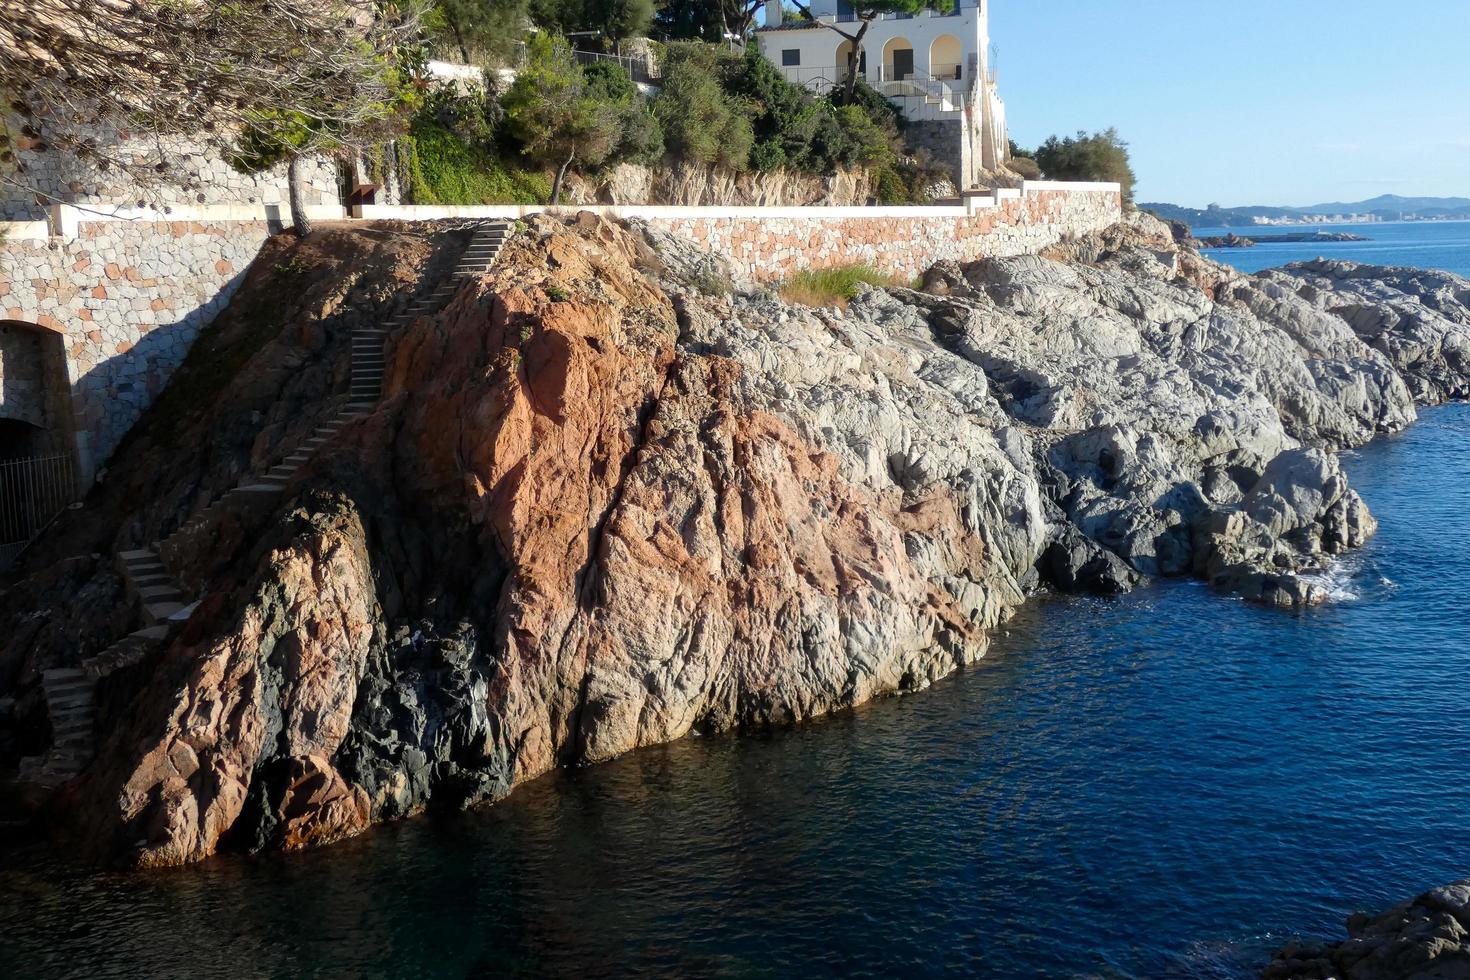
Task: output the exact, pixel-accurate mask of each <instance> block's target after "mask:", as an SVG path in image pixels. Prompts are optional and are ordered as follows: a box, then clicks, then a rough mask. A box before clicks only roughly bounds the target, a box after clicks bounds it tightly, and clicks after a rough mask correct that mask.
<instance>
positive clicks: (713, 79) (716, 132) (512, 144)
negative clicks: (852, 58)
mask: <svg viewBox="0 0 1470 980" xmlns="http://www.w3.org/2000/svg"><path fill="white" fill-rule="evenodd" d="M525 62H526V63H525V65H524V66H523V67H522V68H521V69H520V71H519V72H518V75H517V78H516V80H515V82H514V84H512V85H511V86H510V87H509V88H508V89H507V90H506V91H504V92H499V91H497V89H496V87H495V84H494V82H493V78H487V81H486V87H485V91H484V92H483V93H473V94H460V93H457V92H454V91H453V90H449V89H444V88H441V89H437V90H434V91H433V92H432V93H431V94H430V95H429V96H428V97H427V98H426V99H425V100H424V104H423V107H422V108H421V110H420V111H419V112H418V113H417V114H416V116H415V117H414V119H413V122H412V125H411V127H410V135H409V139H408V140H407V141H406V143H405V144H404V145H401V147H400V156H402V157H406V160H407V162H406V163H405V164H404V166H403V168H402V170H403V176H404V177H405V179H406V180H407V183H408V191H407V193H408V196H409V198H410V200H412V201H415V202H417V203H426V204H427V203H434V204H478V203H502V202H518V203H544V202H546V201H548V200H553V201H554V200H557V199H558V198H559V196H560V191H561V189H562V186H563V184H564V180H565V176H566V175H567V174H568V173H580V174H583V175H585V176H593V177H595V176H597V175H598V174H600V173H603V172H605V171H606V170H608V169H609V168H611V167H613V166H615V165H617V164H619V163H624V162H628V163H638V164H644V165H648V166H656V165H660V164H665V165H675V164H684V165H693V166H709V167H723V168H726V169H728V170H732V171H736V172H745V171H759V172H767V171H777V170H785V171H792V172H796V173H803V174H818V175H825V174H830V173H832V172H833V171H834V170H837V169H840V168H863V169H865V170H867V171H869V172H871V173H872V174H873V175H874V178H875V180H874V184H875V186H876V188H877V196H878V198H879V199H880V200H881V201H882V202H883V203H902V202H909V201H915V200H923V199H925V189H926V187H927V186H928V185H930V184H932V183H933V181H934V180H935V179H936V177H937V176H938V175H937V174H936V173H935V172H934V171H933V170H932V169H931V168H929V167H927V166H925V165H923V164H922V163H921V162H919V161H914V160H910V159H906V158H904V157H903V156H902V155H901V153H900V147H901V132H900V127H901V125H902V122H903V120H902V116H901V114H900V113H899V112H898V111H897V110H896V109H895V108H894V107H893V105H892V104H891V103H889V102H888V101H887V100H886V99H884V98H883V97H881V96H880V95H878V94H877V93H876V92H874V91H872V90H871V89H869V88H868V87H867V86H866V85H859V86H858V87H857V88H856V89H855V90H854V98H853V100H852V102H850V103H848V104H837V103H834V102H833V101H832V100H831V99H828V98H824V97H822V96H818V95H816V94H814V93H812V92H810V91H808V90H807V89H805V88H803V87H801V86H799V85H793V84H792V83H790V82H788V81H786V79H785V77H784V76H782V74H781V72H780V71H779V69H777V68H776V67H775V66H773V65H771V64H770V62H768V61H767V60H766V59H765V58H763V57H762V56H761V55H760V54H759V52H757V51H756V50H754V49H751V50H750V51H748V52H745V53H740V52H730V51H728V50H726V49H724V48H722V47H720V46H718V45H712V44H705V43H701V42H675V43H672V44H670V45H668V46H667V48H666V49H665V51H664V55H663V59H662V64H663V78H662V86H661V89H660V90H659V92H658V93H657V94H656V95H653V96H645V95H644V94H643V93H641V92H640V91H639V90H638V87H637V86H636V85H634V84H633V82H632V81H631V79H630V78H629V77H628V75H627V74H626V72H625V71H624V70H623V69H622V68H621V67H620V66H619V65H617V64H616V63H613V62H599V63H595V64H592V65H587V66H583V65H580V64H578V63H577V61H576V59H575V58H574V57H573V56H572V52H571V50H570V48H569V46H568V44H567V43H566V42H565V41H564V40H562V39H561V38H559V37H555V36H553V35H550V34H548V33H541V34H538V35H537V36H535V37H534V38H533V39H532V40H531V42H530V43H529V44H528V46H527V56H526V59H525ZM455 142H457V143H459V144H460V145H459V146H455V145H453V144H454V143H455ZM543 174H544V175H547V176H545V177H544V178H540V175H543ZM538 178H539V179H538Z"/></svg>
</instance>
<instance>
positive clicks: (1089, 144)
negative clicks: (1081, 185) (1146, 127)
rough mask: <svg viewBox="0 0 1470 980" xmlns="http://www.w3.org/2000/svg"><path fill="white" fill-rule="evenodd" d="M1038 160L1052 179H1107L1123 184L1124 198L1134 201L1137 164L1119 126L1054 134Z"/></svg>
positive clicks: (1037, 157) (1040, 151) (1042, 145)
mask: <svg viewBox="0 0 1470 980" xmlns="http://www.w3.org/2000/svg"><path fill="white" fill-rule="evenodd" d="M1036 162H1037V163H1038V164H1039V165H1040V166H1041V170H1042V172H1043V173H1045V174H1046V176H1047V177H1049V178H1051V179H1052V180H1106V181H1116V182H1117V183H1119V184H1122V185H1123V200H1124V201H1128V202H1132V200H1133V182H1134V180H1135V177H1134V174H1133V166H1132V164H1131V163H1130V161H1129V159H1128V144H1127V143H1125V142H1123V140H1122V138H1121V137H1120V136H1119V135H1118V131H1117V130H1116V129H1106V130H1103V131H1102V132H1101V133H1091V134H1089V133H1086V132H1083V131H1080V130H1079V131H1078V133H1077V135H1076V136H1069V137H1067V138H1066V139H1058V138H1057V137H1055V136H1053V137H1051V138H1050V139H1048V140H1047V141H1046V142H1045V143H1043V144H1041V148H1040V149H1038V150H1037V151H1036Z"/></svg>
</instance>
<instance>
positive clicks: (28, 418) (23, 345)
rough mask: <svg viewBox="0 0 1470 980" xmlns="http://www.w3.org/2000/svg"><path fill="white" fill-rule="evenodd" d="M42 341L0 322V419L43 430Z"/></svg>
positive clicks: (32, 331) (44, 413)
mask: <svg viewBox="0 0 1470 980" xmlns="http://www.w3.org/2000/svg"><path fill="white" fill-rule="evenodd" d="M44 339H45V338H43V337H42V336H41V335H40V334H39V333H38V332H37V331H35V330H28V329H26V328H24V327H14V326H7V325H6V324H5V323H4V322H3V321H0V418H4V419H14V420H15V421H17V422H24V423H26V424H27V425H34V426H37V427H40V428H45V427H46V423H47V421H48V420H47V417H46V380H47V379H46V356H45V352H44V350H43V346H42V342H43V340H44Z"/></svg>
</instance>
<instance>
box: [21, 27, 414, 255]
mask: <svg viewBox="0 0 1470 980" xmlns="http://www.w3.org/2000/svg"><path fill="white" fill-rule="evenodd" d="M420 11H421V6H420V4H419V3H418V2H417V0H406V2H404V3H401V4H398V5H396V6H393V7H392V8H391V9H389V8H388V5H381V4H374V3H372V2H370V0H338V2H336V3H322V2H320V0H233V2H231V3H175V2H161V0H148V2H136V3H97V2H95V0H27V2H25V3H6V4H0V36H3V37H5V38H8V39H11V40H12V41H14V40H15V39H23V40H24V42H25V43H23V44H22V43H6V44H5V45H4V47H3V51H0V91H3V92H5V97H6V101H7V103H8V105H9V109H10V111H12V112H14V113H16V114H18V115H19V116H22V117H24V119H25V120H26V122H25V126H24V131H23V133H22V135H24V136H25V137H26V139H27V141H28V143H29V145H30V147H31V148H33V149H39V148H44V149H47V150H52V151H56V152H60V153H68V154H71V155H73V156H75V157H77V158H78V159H82V160H85V161H86V163H87V165H88V166H90V167H94V168H96V169H97V170H100V171H104V172H109V173H120V174H123V175H125V176H127V177H128V178H129V179H131V180H132V181H133V182H134V183H135V184H137V185H138V186H140V187H142V188H147V187H148V186H150V185H162V184H175V185H178V186H187V185H188V184H189V182H190V180H191V177H190V174H189V166H188V163H189V158H190V156H191V155H192V153H194V152H197V149H198V145H199V144H200V143H203V144H204V145H205V146H206V147H208V148H209V149H210V150H212V151H215V152H218V153H220V154H221V155H224V156H227V157H233V158H235V159H236V160H237V161H238V162H239V163H240V164H241V165H242V166H244V167H247V168H261V167H266V166H270V165H272V164H274V163H275V162H277V161H278V160H282V159H286V160H290V161H291V162H292V166H291V168H290V169H291V178H292V179H291V195H290V200H291V211H292V216H293V218H294V219H295V221H296V226H297V230H298V231H300V232H301V233H303V234H305V233H306V232H308V231H309V230H310V227H309V224H308V222H307V219H306V214H305V209H304V188H303V186H302V185H303V181H302V178H301V174H300V171H299V167H298V166H296V163H297V161H299V160H300V159H301V158H302V157H304V156H306V155H309V154H318V153H322V152H333V151H341V150H356V149H360V148H362V147H365V146H370V145H372V144H374V143H376V142H379V141H381V140H382V139H384V138H388V137H391V136H392V135H395V134H397V133H398V132H399V131H401V129H402V126H403V122H404V116H405V113H406V111H407V110H408V109H410V108H411V105H412V102H413V99H414V95H415V93H414V91H413V90H412V88H411V87H409V86H407V85H406V84H405V81H406V75H405V73H404V72H403V70H402V68H403V62H404V61H405V60H406V58H407V56H408V54H409V52H410V51H411V50H412V49H413V48H414V47H415V45H416V42H417V38H418V37H419V36H420V24H419V14H420ZM99 120H101V121H103V122H104V123H110V124H112V125H114V126H116V127H118V128H119V129H125V130H126V131H127V132H128V133H129V134H130V135H131V136H132V139H130V140H108V139H99V138H98V125H97V124H98V121H99ZM201 122H204V123H205V124H206V125H202V126H201ZM222 123H223V124H222ZM242 133H243V140H239V141H237V138H238V137H240V136H241V134H242ZM177 137H183V138H184V139H185V140H186V141H188V142H189V143H192V144H193V146H188V145H184V144H181V143H180V141H179V140H178V139H176V138H177ZM0 165H4V167H5V169H6V170H8V171H13V172H12V173H5V174H3V176H4V177H5V179H7V180H8V181H10V182H11V183H16V184H19V185H21V186H25V179H26V175H25V173H24V172H23V170H22V169H21V166H20V164H19V163H18V161H17V160H16V158H15V157H14V155H13V154H10V159H8V160H7V159H4V156H3V155H0Z"/></svg>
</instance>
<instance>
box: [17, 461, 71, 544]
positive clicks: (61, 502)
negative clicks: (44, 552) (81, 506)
mask: <svg viewBox="0 0 1470 980" xmlns="http://www.w3.org/2000/svg"><path fill="white" fill-rule="evenodd" d="M76 487H77V470H76V462H75V461H74V460H73V459H72V458H71V457H70V456H66V455H59V456H32V457H28V458H25V459H12V460H7V461H5V462H0V569H4V568H7V567H9V565H10V563H11V562H13V561H15V559H16V557H17V556H18V555H19V554H20V553H21V551H23V550H24V549H25V546H26V545H27V544H29V543H30V541H31V539H32V538H34V537H35V536H36V535H37V534H39V533H40V532H41V529H42V528H44V527H45V526H46V525H47V524H50V523H51V521H52V520H53V519H54V518H55V517H56V515H57V514H59V513H61V512H62V511H63V510H65V509H66V507H67V505H68V504H70V503H71V502H72V501H73V500H75V499H76Z"/></svg>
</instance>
